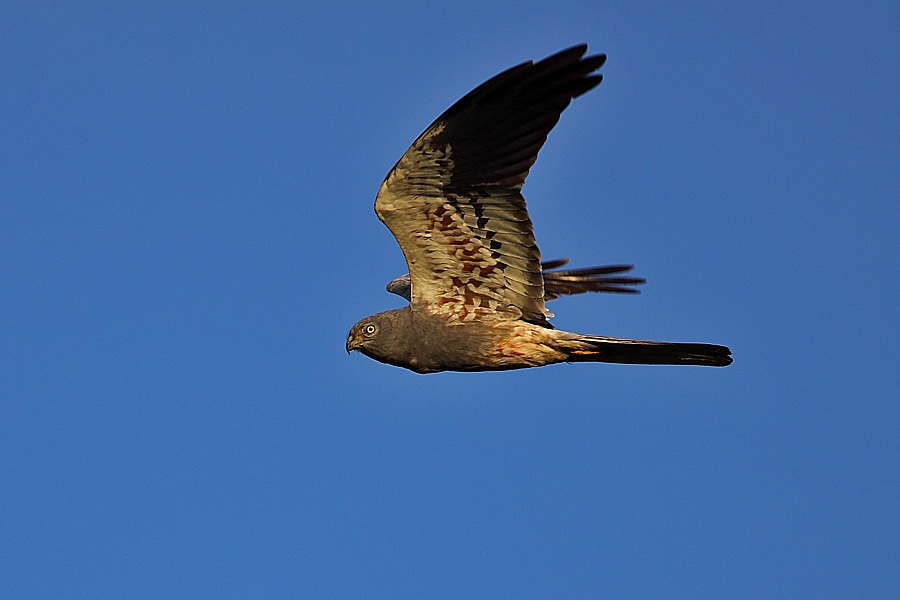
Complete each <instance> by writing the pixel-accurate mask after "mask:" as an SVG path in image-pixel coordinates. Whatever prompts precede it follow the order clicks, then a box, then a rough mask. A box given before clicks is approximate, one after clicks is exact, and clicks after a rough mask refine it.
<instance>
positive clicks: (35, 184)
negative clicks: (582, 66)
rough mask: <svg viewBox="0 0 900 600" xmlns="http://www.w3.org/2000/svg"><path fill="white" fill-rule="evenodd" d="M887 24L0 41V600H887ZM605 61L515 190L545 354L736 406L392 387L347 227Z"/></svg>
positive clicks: (712, 19)
mask: <svg viewBox="0 0 900 600" xmlns="http://www.w3.org/2000/svg"><path fill="white" fill-rule="evenodd" d="M898 6H900V5H898V4H897V3H896V2H886V1H879V2H866V1H857V2H843V3H840V2H837V3H827V2H806V1H802V2H781V1H777V2H776V1H771V2H750V3H722V2H719V1H715V2H713V1H709V2H692V3H687V4H683V3H677V2H676V3H673V2H637V3H636V2H619V3H615V4H613V3H610V2H596V1H580V2H552V3H551V2H547V3H537V2H512V1H504V2H496V3H485V2H483V1H481V0H479V1H477V2H476V1H464V2H455V3H449V2H442V3H426V2H385V3H377V4H373V5H364V4H359V3H348V4H347V5H346V6H341V5H339V4H336V3H333V2H270V3H263V4H259V3H256V4H254V3H242V4H229V3H221V4H214V3H202V2H201V3H194V2H188V3H185V2H172V3H163V2H153V3H140V4H138V3H105V2H90V3H31V2H25V3H23V2H6V3H4V5H3V8H0V597H2V598H10V599H13V598H42V599H43V598H54V599H64V598H92V599H103V598H115V599H120V598H329V599H331V598H415V599H417V600H420V599H423V598H453V599H459V598H516V599H530V598H616V599H625V598H640V599H647V598H660V599H663V598H665V599H671V598H690V599H696V598H716V599H719V598H754V599H756V598H760V599H762V598H765V599H769V598H897V597H900V581H898V578H900V576H898V574H897V573H898V568H897V566H898V564H900V541H898V540H900V513H898V506H900V482H898V480H900V431H898V429H900V402H898V391H897V385H898V384H897V379H898V362H900V361H898V356H900V345H898V335H900V331H898V322H900V319H898V306H900V294H898V291H900V289H898V286H900V284H898V279H900V277H898V274H900V264H898V262H900V261H898V258H900V248H898V222H900V210H898V198H900V167H898V165H900V163H898V157H900V128H898V121H900V109H898V97H900V78H898V68H897V67H898V62H897V61H898V50H897V49H898V46H897V44H898V41H897V40H898V39H900V8H898ZM579 42H587V43H588V44H589V45H590V49H591V51H592V52H605V53H607V54H608V55H609V60H608V62H607V65H606V66H604V68H603V73H604V75H605V80H604V82H603V84H602V85H601V86H600V87H599V88H597V89H595V90H594V91H592V92H590V93H589V94H587V95H586V96H584V97H582V98H579V99H578V100H576V101H575V102H574V103H573V104H572V106H571V107H570V108H569V109H568V110H567V111H566V113H564V115H563V118H562V121H561V122H560V125H559V126H558V128H557V129H556V130H554V132H553V133H552V134H551V135H550V138H549V142H548V144H547V146H546V147H545V148H544V150H543V151H542V153H541V155H540V158H539V160H538V162H537V164H536V166H535V168H534V169H533V170H532V173H531V176H530V178H529V181H528V183H527V184H526V186H525V190H524V192H525V196H526V198H527V199H528V202H529V207H530V210H531V214H532V218H533V220H534V222H535V227H536V231H537V236H538V241H539V243H540V245H541V248H542V250H543V253H544V256H545V257H547V258H556V257H561V256H569V257H571V258H572V259H573V263H575V264H577V265H580V266H587V265H593V264H605V263H620V262H626V263H634V264H635V265H636V271H635V272H636V274H638V275H639V276H643V277H646V278H647V279H648V283H647V285H646V286H645V287H644V291H643V293H642V294H641V295H640V296H637V297H610V296H598V295H592V296H584V297H578V298H570V299H562V300H558V301H556V302H554V303H553V304H552V305H551V308H552V309H553V311H554V312H555V313H556V314H557V318H556V319H555V321H554V322H555V324H556V325H557V326H558V327H561V328H564V329H569V330H574V331H580V332H585V333H600V334H606V335H616V336H624V337H642V338H650V339H666V340H678V341H703V342H714V343H721V344H727V345H729V346H730V347H731V348H732V349H733V351H734V356H735V362H734V365H733V366H731V367H728V368H726V369H713V368H697V367H694V368H679V367H641V366H623V365H603V364H581V365H557V366H553V367H548V368H543V369H532V370H527V371H517V372H506V373H487V374H454V373H449V374H437V375H429V376H421V375H415V374H413V373H411V372H407V371H404V370H401V369H397V368H394V367H389V366H385V365H381V364H378V363H376V362H374V361H372V360H369V359H367V358H365V357H363V356H360V355H353V356H349V357H348V356H347V355H346V354H345V352H344V340H345V336H346V334H347V331H348V329H349V327H350V326H351V325H352V324H353V323H354V322H355V321H357V320H358V319H359V318H361V317H363V316H365V315H367V314H371V313H373V312H376V311H378V310H384V309H387V308H393V307H397V306H400V304H401V302H402V300H401V299H399V298H396V297H394V296H391V295H389V294H387V293H386V292H384V290H383V286H384V284H385V283H386V282H387V281H388V280H390V279H391V278H393V277H395V276H397V275H399V274H401V273H402V272H404V270H405V267H404V263H403V259H402V255H401V253H400V251H399V248H398V247H397V246H396V243H395V241H394V240H393V238H392V237H391V236H390V233H389V232H388V231H387V229H386V228H384V226H383V225H382V224H381V223H380V222H378V220H377V219H376V217H375V215H374V213H373V211H372V203H373V201H374V196H375V192H376V190H377V188H378V185H379V184H380V182H381V179H382V177H383V176H384V174H385V173H386V172H387V170H388V168H389V167H390V166H391V165H392V164H393V163H394V161H395V160H396V159H397V158H398V157H399V156H400V154H401V153H402V152H403V151H404V150H405V149H406V147H407V146H408V145H409V143H410V142H411V141H412V140H413V139H414V138H415V137H416V136H417V135H418V134H419V133H420V131H421V130H422V129H423V128H424V127H425V126H426V125H427V124H428V123H430V122H431V121H432V119H434V118H435V117H436V116H437V115H438V114H439V113H440V112H441V111H442V110H443V109H445V108H446V107H447V106H449V105H450V104H451V103H453V102H454V101H455V100H456V99H458V98H459V97H460V96H462V95H463V94H464V93H465V92H467V91H469V90H470V89H471V88H472V87H474V86H475V85H477V84H478V83H480V82H481V81H483V80H484V79H486V78H487V77H490V76H492V75H494V74H495V73H497V72H499V71H500V70H502V69H504V68H506V67H509V66H511V65H513V64H516V63H518V62H521V61H523V60H526V59H529V58H541V57H543V56H546V55H548V54H550V53H552V52H555V51H557V50H560V49H562V48H564V47H567V46H570V45H573V44H576V43H579Z"/></svg>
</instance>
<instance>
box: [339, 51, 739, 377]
mask: <svg viewBox="0 0 900 600" xmlns="http://www.w3.org/2000/svg"><path fill="white" fill-rule="evenodd" d="M586 50H587V47H586V46H576V47H574V48H570V49H568V50H564V51H563V52H560V53H558V54H555V55H553V56H551V57H549V58H546V59H544V60H542V61H540V62H538V63H531V62H527V63H523V64H521V65H518V66H516V67H513V68H511V69H509V70H507V71H504V72H503V73H501V74H499V75H497V76H496V77H493V78H491V79H490V80H488V81H486V82H485V83H483V84H482V85H480V86H479V87H477V88H476V89H475V90H473V91H472V92H470V93H469V94H467V95H466V96H464V97H463V98H462V99H461V100H459V101H458V102H457V103H456V104H454V105H453V106H451V107H450V108H449V109H448V110H447V111H446V112H445V113H444V114H442V115H441V116H440V117H438V119H437V120H436V121H435V122H434V123H432V124H431V126H429V127H428V128H427V129H426V130H425V132H424V133H423V134H422V135H420V136H419V138H418V139H416V141H415V142H413V144H412V146H411V147H410V148H409V150H407V151H406V153H405V154H404V155H403V156H402V157H401V158H400V160H399V161H398V162H397V164H396V165H394V167H393V168H392V169H391V170H390V172H389V173H388V175H387V177H385V180H384V182H383V183H382V185H381V188H380V189H379V192H378V196H377V199H376V202H375V212H376V213H377V215H378V217H379V218H380V219H381V220H382V221H383V222H384V223H385V224H386V225H387V226H388V228H389V229H390V230H391V232H392V233H393V234H394V237H395V238H396V239H397V241H398V243H399V244H400V247H401V249H402V250H403V254H404V256H405V257H406V263H407V267H408V268H409V274H408V275H406V276H402V277H399V278H397V279H395V280H394V281H392V282H391V283H389V284H388V290H389V291H391V292H394V293H397V294H399V295H401V296H404V297H405V298H406V299H407V300H409V301H410V303H409V305H408V306H405V307H403V308H400V309H396V310H391V311H386V312H383V313H378V314H376V315H372V316H371V317H367V318H366V319H363V320H362V321H360V322H359V323H357V324H356V325H354V326H353V328H352V329H351V331H350V335H349V336H348V339H347V351H348V352H349V351H351V350H359V351H360V352H362V353H363V354H365V355H367V356H369V357H371V358H374V359H375V360H378V361H381V362H384V363H388V364H392V365H396V366H399V367H405V368H408V369H411V370H413V371H416V372H419V373H431V372H436V371H487V370H506V369H518V368H524V367H534V366H541V365H547V364H553V363H559V362H564V361H568V362H587V361H592V362H617V363H632V364H693V365H713V366H724V365H728V364H730V363H731V356H730V354H731V353H730V351H729V350H728V348H725V347H724V346H716V345H712V344H683V343H673V342H651V341H643V340H628V339H620V338H609V337H602V336H594V335H583V334H577V333H570V332H566V331H560V330H557V329H554V328H553V327H552V326H551V325H550V323H549V321H548V320H547V319H548V317H550V316H551V315H550V313H549V312H548V311H547V310H546V308H545V306H544V303H545V302H546V301H549V300H552V299H554V298H556V297H558V296H559V295H561V294H573V293H581V292H585V291H607V292H624V293H628V292H635V291H636V290H634V289H632V288H630V287H628V286H630V285H634V284H638V283H643V280H642V279H638V278H633V277H623V276H621V275H620V274H621V273H623V272H625V271H628V270H629V269H630V268H631V267H630V266H621V265H619V266H610V267H595V268H591V269H575V270H569V271H552V270H551V269H553V268H555V267H559V266H561V265H563V264H565V261H553V262H551V263H543V264H542V263H541V255H540V251H539V250H538V247H537V243H536V242H535V239H534V233H533V228H532V225H531V220H530V218H529V216H528V212H527V210H526V208H525V200H524V198H523V197H522V194H521V187H522V184H523V183H524V181H525V177H526V176H527V174H528V171H529V169H530V168H531V165H532V164H533V163H534V161H535V159H536V158H537V153H538V151H539V150H540V148H541V146H543V144H544V142H545V141H546V137H547V134H548V133H549V132H550V130H551V129H552V128H553V126H554V125H555V124H556V122H557V121H558V120H559V116H560V114H561V113H562V111H563V110H564V109H565V108H566V106H568V104H569V102H571V100H572V98H575V97H577V96H579V95H581V94H583V93H584V92H586V91H588V90H590V89H591V88H593V87H594V86H596V85H597V84H599V83H600V81H601V76H600V75H598V74H594V72H595V71H596V70H597V69H599V68H600V66H601V65H602V64H603V62H604V61H605V59H606V57H605V56H604V55H595V56H584V54H585V51H586ZM610 275H612V276H610Z"/></svg>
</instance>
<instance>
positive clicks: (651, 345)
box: [567, 334, 732, 367]
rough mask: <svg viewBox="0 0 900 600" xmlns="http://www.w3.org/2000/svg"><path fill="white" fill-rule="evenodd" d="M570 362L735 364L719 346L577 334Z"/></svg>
mask: <svg viewBox="0 0 900 600" xmlns="http://www.w3.org/2000/svg"><path fill="white" fill-rule="evenodd" d="M573 336H574V337H573V339H572V342H574V343H573V344H572V345H571V346H570V347H571V349H570V350H569V357H568V359H567V360H568V361H569V362H608V363H625V364H631V365H706V366H710V367H726V366H728V365H730V364H731V360H732V359H731V350H729V349H728V348H726V347H725V346H717V345H715V344H685V343H680V342H650V341H646V340H628V339H622V338H611V337H603V336H597V335H579V334H573Z"/></svg>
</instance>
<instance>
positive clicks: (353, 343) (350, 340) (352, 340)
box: [347, 335, 359, 354]
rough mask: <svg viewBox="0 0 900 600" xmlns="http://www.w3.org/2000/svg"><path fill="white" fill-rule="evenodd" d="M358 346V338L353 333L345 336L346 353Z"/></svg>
mask: <svg viewBox="0 0 900 600" xmlns="http://www.w3.org/2000/svg"><path fill="white" fill-rule="evenodd" d="M357 348H359V340H357V339H356V336H355V335H350V336H347V354H350V352H351V351H353V350H356V349H357Z"/></svg>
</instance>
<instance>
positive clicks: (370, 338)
mask: <svg viewBox="0 0 900 600" xmlns="http://www.w3.org/2000/svg"><path fill="white" fill-rule="evenodd" d="M393 312H395V311H387V312H383V313H378V314H375V315H372V316H371V317H366V318H365V319H363V320H362V321H360V322H359V323H357V324H356V325H354V326H353V327H351V328H350V333H349V334H347V354H349V353H350V352H351V351H353V350H358V351H360V352H362V353H363V354H365V355H366V356H370V357H373V358H377V357H379V355H380V354H381V352H380V350H381V349H382V346H384V345H385V344H387V343H389V341H390V339H391V329H392V328H393V324H394V315H393V314H392V313H393Z"/></svg>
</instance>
